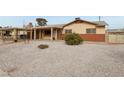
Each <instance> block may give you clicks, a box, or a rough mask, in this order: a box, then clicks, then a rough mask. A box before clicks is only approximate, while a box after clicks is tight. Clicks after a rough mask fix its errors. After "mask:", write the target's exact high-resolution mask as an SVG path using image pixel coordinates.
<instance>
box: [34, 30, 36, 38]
mask: <svg viewBox="0 0 124 93" xmlns="http://www.w3.org/2000/svg"><path fill="white" fill-rule="evenodd" d="M34 40H36V29H34Z"/></svg>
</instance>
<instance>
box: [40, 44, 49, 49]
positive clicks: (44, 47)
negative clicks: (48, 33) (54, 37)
mask: <svg viewBox="0 0 124 93" xmlns="http://www.w3.org/2000/svg"><path fill="white" fill-rule="evenodd" d="M48 47H49V46H48V45H45V44H41V45H39V46H38V48H40V49H46V48H48Z"/></svg>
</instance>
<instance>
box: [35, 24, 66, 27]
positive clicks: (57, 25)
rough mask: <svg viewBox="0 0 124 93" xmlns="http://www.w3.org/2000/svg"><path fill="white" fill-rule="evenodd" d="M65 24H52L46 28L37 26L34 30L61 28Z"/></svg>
mask: <svg viewBox="0 0 124 93" xmlns="http://www.w3.org/2000/svg"><path fill="white" fill-rule="evenodd" d="M64 25H65V24H53V25H46V26H38V27H34V28H51V27H55V28H63V26H64Z"/></svg>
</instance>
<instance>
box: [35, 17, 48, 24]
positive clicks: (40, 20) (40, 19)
mask: <svg viewBox="0 0 124 93" xmlns="http://www.w3.org/2000/svg"><path fill="white" fill-rule="evenodd" d="M36 21H37V24H38V26H45V25H47V20H46V19H44V18H36Z"/></svg>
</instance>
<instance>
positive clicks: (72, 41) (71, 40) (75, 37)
mask: <svg viewBox="0 0 124 93" xmlns="http://www.w3.org/2000/svg"><path fill="white" fill-rule="evenodd" d="M82 42H83V39H82V38H81V37H80V35H79V34H76V33H71V34H67V35H65V43H66V44H67V45H79V44H81V43H82Z"/></svg>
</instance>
